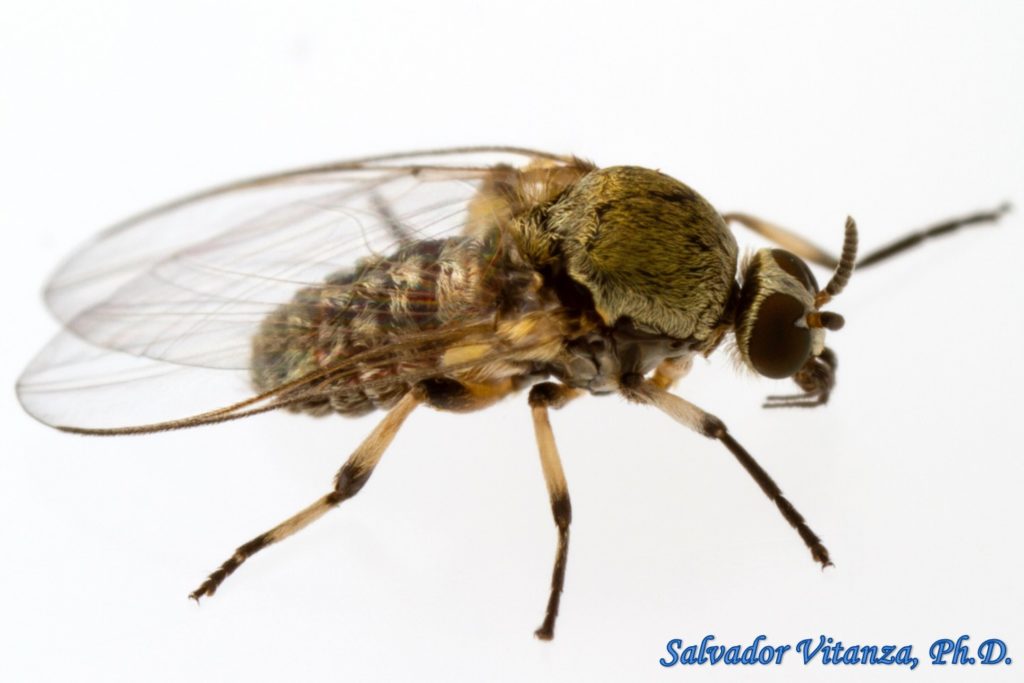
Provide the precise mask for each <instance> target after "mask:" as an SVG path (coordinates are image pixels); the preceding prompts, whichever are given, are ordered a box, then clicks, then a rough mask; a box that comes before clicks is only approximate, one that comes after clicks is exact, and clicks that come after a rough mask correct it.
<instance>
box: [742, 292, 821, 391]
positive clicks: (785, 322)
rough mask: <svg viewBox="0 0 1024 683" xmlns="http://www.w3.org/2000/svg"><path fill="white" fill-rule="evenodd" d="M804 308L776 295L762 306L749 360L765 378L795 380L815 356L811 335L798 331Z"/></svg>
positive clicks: (749, 350) (751, 339)
mask: <svg viewBox="0 0 1024 683" xmlns="http://www.w3.org/2000/svg"><path fill="white" fill-rule="evenodd" d="M805 313H806V311H805V310H804V305H803V304H802V303H801V302H799V301H797V300H796V299H794V298H793V297H791V296H789V295H788V294H780V293H775V294H772V295H770V296H768V297H767V298H765V300H764V301H762V302H761V306H760V307H759V308H758V309H757V313H756V314H755V317H754V325H753V327H752V328H751V331H750V342H749V345H748V356H749V357H750V362H751V363H752V364H753V365H754V369H755V370H757V371H758V372H759V373H761V374H762V375H764V376H765V377H771V378H772V379H781V378H783V377H792V376H793V375H794V374H796V371H797V370H799V369H800V368H801V367H803V364H804V363H805V362H807V358H808V356H810V355H811V331H810V329H808V328H807V327H797V325H796V323H797V321H798V320H800V318H802V317H803V316H804V314H805Z"/></svg>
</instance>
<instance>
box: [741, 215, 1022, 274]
mask: <svg viewBox="0 0 1024 683" xmlns="http://www.w3.org/2000/svg"><path fill="white" fill-rule="evenodd" d="M1009 211H1010V205H1009V204H1002V205H1001V206H999V207H997V208H995V209H994V210H992V211H979V212H978V213H973V214H971V215H969V216H961V217H959V218H953V219H950V220H948V221H943V222H941V223H937V224H935V225H933V226H930V227H927V228H924V229H922V230H916V231H914V232H911V233H910V234H908V235H906V236H905V237H901V238H900V239H898V240H896V241H894V242H891V243H890V244H887V245H885V246H883V247H879V248H878V249H875V250H874V251H872V252H870V253H868V254H866V255H865V256H862V257H861V258H860V260H858V261H857V268H858V269H860V268H866V267H868V266H873V265H875V264H876V263H880V262H881V261H884V260H886V259H888V258H889V257H891V256H895V255H896V254H900V253H902V252H904V251H906V250H907V249H910V248H912V247H916V246H917V245H919V244H921V243H922V242H924V241H925V240H927V239H930V238H932V237H939V236H940V235H946V234H948V233H951V232H954V231H956V230H959V229H961V228H966V227H968V226H971V225H984V224H988V223H995V222H996V221H998V220H999V219H1000V218H1002V216H1003V215H1004V214H1006V213H1008V212H1009ZM722 218H724V219H725V220H726V221H727V222H730V223H731V222H736V223H739V224H740V225H743V226H745V227H747V228H749V229H750V230H753V231H754V232H756V233H757V234H759V235H761V236H762V237H764V238H766V239H769V240H771V241H772V242H775V243H776V244H778V245H779V246H781V247H783V248H785V249H788V250H789V251H791V252H793V253H794V254H796V255H797V256H799V257H801V258H803V259H804V260H807V261H811V262H812V263H817V264H818V265H819V266H825V267H826V268H835V267H836V265H837V264H838V263H839V261H838V259H836V257H835V256H833V255H832V254H830V253H829V252H827V251H825V250H824V249H822V248H821V247H819V246H817V245H815V244H813V243H812V242H810V241H809V240H807V239H806V238H804V237H801V236H800V235H798V234H796V233H795V232H792V231H790V230H787V229H786V228H783V227H780V226H778V225H775V224H773V223H769V222H768V221H765V220H762V219H760V218H757V217H756V216H751V215H749V214H745V213H727V214H723V215H722Z"/></svg>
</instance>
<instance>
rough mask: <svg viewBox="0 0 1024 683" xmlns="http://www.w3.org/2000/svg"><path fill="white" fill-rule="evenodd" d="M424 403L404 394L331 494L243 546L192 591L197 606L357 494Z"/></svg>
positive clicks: (355, 454) (354, 455)
mask: <svg viewBox="0 0 1024 683" xmlns="http://www.w3.org/2000/svg"><path fill="white" fill-rule="evenodd" d="M422 401H423V397H422V392H420V391H417V390H416V389H414V390H412V391H410V392H409V393H407V394H406V395H405V396H404V397H402V399H401V400H400V401H399V402H398V403H397V404H396V405H395V407H394V408H392V409H391V410H390V411H388V414H387V415H385V416H384V419H383V420H381V421H380V423H379V424H378V425H377V426H376V427H375V428H374V429H373V431H372V432H370V435H369V436H368V437H366V439H365V440H364V441H363V442H362V443H361V444H359V447H358V448H356V450H355V452H353V453H352V455H351V456H349V459H348V460H347V461H346V462H345V464H344V465H342V467H341V469H340V470H339V471H338V474H337V475H336V476H335V478H334V490H332V491H331V492H330V493H328V494H327V495H325V496H323V497H321V498H320V499H319V500H317V501H316V502H315V503H313V504H312V505H310V506H309V507H307V508H306V509H305V510H302V511H301V512H299V513H298V514H296V515H293V516H292V517H289V518H288V519H286V520H285V521H283V522H281V523H280V524H278V525H277V526H276V527H274V528H273V529H271V530H270V531H267V532H266V533H263V534H260V535H259V536H257V537H256V538H254V539H252V540H251V541H249V542H248V543H244V544H243V545H241V546H239V547H238V549H237V550H235V553H234V555H232V556H231V557H230V558H228V560H227V561H226V562H224V564H222V565H221V566H220V567H219V568H218V569H217V570H216V571H215V572H213V573H212V574H210V576H209V577H208V578H207V579H206V581H203V583H202V585H201V586H199V588H197V589H195V590H194V591H192V594H191V595H190V596H189V597H190V598H192V599H193V600H195V601H196V602H198V601H199V598H201V597H203V596H207V595H213V594H214V593H215V592H216V591H217V588H218V587H219V586H220V584H221V583H223V582H224V579H226V578H227V577H228V576H230V575H231V574H232V573H233V572H234V571H235V570H236V569H238V567H239V566H241V564H242V563H243V562H245V561H246V560H247V559H249V558H250V557H252V556H253V555H255V554H256V553H257V552H259V551H260V550H262V549H263V548H266V547H267V546H268V545H270V544H272V543H277V542H278V541H282V540H284V539H286V538H288V537H289V536H291V535H292V534H294V533H295V532H296V531H298V530H299V529H302V528H303V527H305V526H307V525H309V524H310V523H311V522H313V521H315V520H317V519H319V518H320V517H322V516H323V515H324V513H326V512H327V511H328V510H330V509H331V508H333V507H335V506H337V505H338V504H340V503H341V502H342V501H345V500H348V499H349V498H351V497H352V496H354V495H356V494H357V493H359V490H360V489H362V488H363V485H364V484H366V481H367V480H368V479H369V478H370V475H371V474H373V468H374V467H376V466H377V463H378V462H380V458H381V456H382V455H383V454H384V451H385V450H386V449H387V447H388V445H389V444H390V443H391V440H392V439H394V438H395V434H397V433H398V430H399V428H400V427H401V426H402V423H403V422H405V418H407V417H408V416H409V413H411V412H412V410H413V408H415V407H416V406H417V405H419V404H420V403H421V402H422Z"/></svg>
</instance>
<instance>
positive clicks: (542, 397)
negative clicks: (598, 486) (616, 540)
mask: <svg viewBox="0 0 1024 683" xmlns="http://www.w3.org/2000/svg"><path fill="white" fill-rule="evenodd" d="M580 394H581V392H580V391H578V390H576V389H570V388H569V387H566V386H562V385H559V384H553V383H550V382H545V383H543V384H538V385H536V386H534V387H533V389H531V390H530V410H531V412H532V415H533V429H534V434H535V435H536V437H537V448H538V450H539V451H540V465H541V469H542V470H543V471H544V482H545V483H546V484H547V488H548V496H549V497H550V498H551V512H552V514H553V515H554V518H555V526H556V527H558V549H557V550H556V551H555V566H554V569H553V570H552V574H551V594H550V596H549V597H548V605H547V611H546V613H545V615H544V622H543V623H542V624H541V625H540V628H538V629H537V630H536V631H535V632H534V635H536V636H537V637H538V638H540V639H541V640H551V639H552V638H553V637H554V635H555V619H556V618H557V617H558V606H559V602H560V601H561V597H562V587H563V586H564V585H565V565H566V561H567V560H568V557H569V524H570V523H571V522H572V505H571V504H570V502H569V486H568V484H567V483H566V481H565V472H564V471H563V470H562V460H561V458H559V457H558V447H557V446H556V445H555V435H554V432H552V431H551V422H550V420H548V408H549V407H551V408H556V409H557V408H561V407H562V406H564V405H565V404H566V403H568V402H569V401H571V400H572V399H574V398H576V397H577V396H579V395H580Z"/></svg>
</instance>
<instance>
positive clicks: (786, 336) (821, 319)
mask: <svg viewBox="0 0 1024 683" xmlns="http://www.w3.org/2000/svg"><path fill="white" fill-rule="evenodd" d="M818 293H819V289H818V283H817V280H815V278H814V274H813V273H811V270H810V269H809V268H808V267H807V264H805V263H804V262H803V261H802V260H801V259H800V258H798V257H797V256H795V255H794V254H792V253H790V252H788V251H786V250H784V249H760V250H758V251H757V252H756V253H754V255H753V256H752V257H751V258H750V259H749V261H747V262H746V263H745V264H744V267H743V287H742V289H741V291H740V298H739V303H738V305H737V310H736V328H735V329H736V346H737V348H738V350H739V355H740V358H741V359H742V360H743V362H744V363H745V364H747V365H748V366H749V367H751V368H753V369H754V370H756V371H757V372H758V373H759V374H761V375H764V376H765V377H771V378H775V379H780V378H783V377H791V376H792V375H794V374H795V373H796V372H797V371H798V370H799V369H800V368H802V367H804V364H805V363H806V362H807V360H808V359H809V358H811V357H812V356H817V355H818V354H820V353H821V352H822V350H823V349H824V348H825V329H826V328H827V327H830V328H832V329H838V326H840V325H841V324H842V319H841V318H839V316H837V315H835V314H830V313H819V312H818V311H817V303H816V300H817V299H816V298H817V297H818Z"/></svg>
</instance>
